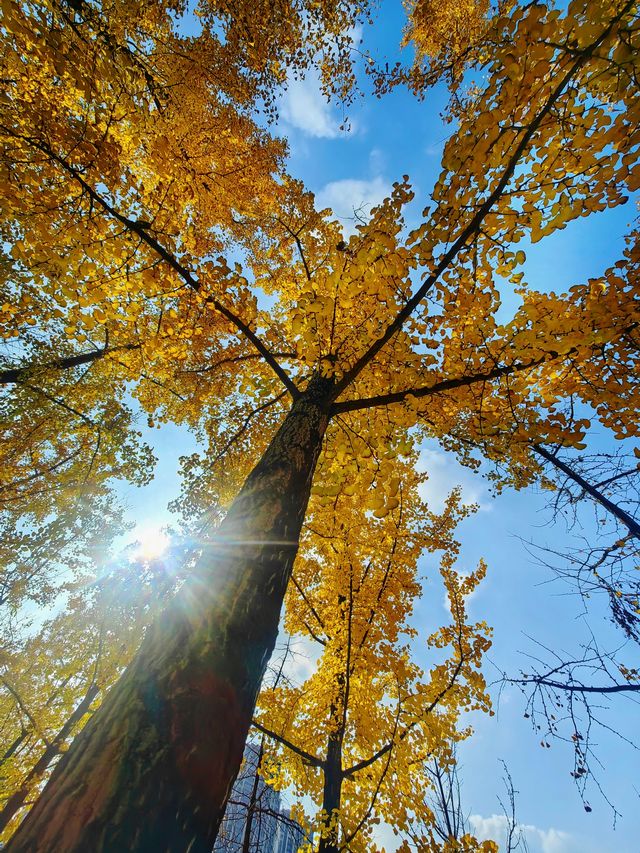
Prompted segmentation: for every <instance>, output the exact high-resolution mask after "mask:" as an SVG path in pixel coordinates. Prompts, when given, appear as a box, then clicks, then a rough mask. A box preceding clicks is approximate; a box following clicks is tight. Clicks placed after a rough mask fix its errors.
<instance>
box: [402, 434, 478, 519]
mask: <svg viewBox="0 0 640 853" xmlns="http://www.w3.org/2000/svg"><path fill="white" fill-rule="evenodd" d="M418 470H419V471H426V473H427V474H428V475H429V479H428V480H427V482H426V483H423V484H422V485H421V486H420V496H421V497H422V499H423V500H425V501H426V502H427V503H428V504H429V507H430V508H431V509H432V510H433V511H434V512H441V511H442V510H443V509H444V504H445V501H446V499H447V497H448V495H449V492H450V491H451V490H452V489H453V488H454V487H455V486H460V488H461V489H462V502H463V503H464V504H478V507H479V509H480V510H482V511H485V512H488V511H490V510H491V506H492V505H491V503H490V502H489V501H488V499H487V498H488V496H487V488H486V486H485V484H484V482H483V481H482V479H481V477H480V476H479V475H478V474H474V473H473V472H472V471H470V470H469V469H468V468H465V467H464V466H463V465H460V463H459V462H458V461H457V460H456V458H455V457H454V456H453V454H451V453H444V452H443V451H442V450H428V449H423V450H422V451H421V452H420V458H419V459H418Z"/></svg>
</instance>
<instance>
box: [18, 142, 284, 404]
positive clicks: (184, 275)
mask: <svg viewBox="0 0 640 853" xmlns="http://www.w3.org/2000/svg"><path fill="white" fill-rule="evenodd" d="M22 138H23V139H25V141H26V142H28V143H29V144H31V145H33V147H34V148H37V149H38V150H40V151H42V153H43V154H46V156H47V157H51V159H52V160H54V161H55V162H56V163H58V165H59V166H61V167H62V168H63V169H64V170H65V172H67V174H69V175H70V176H71V177H72V178H73V179H74V180H75V181H77V183H79V184H80V186H81V187H82V189H83V190H84V191H85V192H86V193H87V194H88V195H89V197H90V198H91V200H92V201H94V202H95V203H96V204H97V205H99V206H100V207H101V208H102V209H103V210H104V211H105V212H106V213H108V214H109V216H112V217H113V218H114V219H115V220H117V221H118V222H119V223H120V224H121V225H123V226H124V227H125V228H126V229H127V230H129V231H131V232H133V233H134V234H137V236H138V237H139V238H140V239H141V240H142V241H143V242H144V243H146V244H147V246H149V248H151V249H152V250H153V251H154V252H155V253H156V254H157V255H158V256H159V257H160V258H162V260H163V261H164V262H165V263H166V264H167V265H168V266H169V267H171V269H172V270H174V271H175V272H177V273H178V275H179V276H180V278H181V279H182V280H183V281H184V282H185V284H187V285H188V286H189V287H190V288H191V289H192V290H194V291H195V292H196V293H199V292H200V290H201V283H200V281H198V279H197V278H196V277H195V276H194V274H193V273H192V272H191V271H190V270H188V269H187V268H186V267H185V266H184V265H183V264H181V263H180V261H179V260H178V259H177V258H176V257H175V255H174V254H172V253H171V252H170V251H169V250H168V249H167V248H166V246H163V245H162V243H160V242H159V241H158V240H157V239H156V238H155V237H154V236H153V235H152V234H150V233H149V231H148V230H147V226H146V225H144V224H143V223H141V222H138V221H136V220H133V219H129V218H128V217H126V216H124V215H123V214H122V213H120V212H119V211H117V210H116V209H115V207H113V206H112V205H111V204H109V202H108V201H107V200H106V199H105V198H103V197H102V196H101V195H100V193H98V192H96V190H95V189H94V188H93V187H92V186H91V185H90V184H89V183H87V181H85V179H84V178H83V177H82V175H81V173H80V172H79V171H78V169H75V168H74V167H73V166H72V165H71V164H70V163H68V162H67V161H66V160H65V159H64V157H60V156H59V155H58V154H56V153H55V152H54V151H53V150H52V149H51V148H49V146H48V145H46V144H45V143H42V142H39V141H38V140H34V139H31V138H28V137H22ZM205 301H206V302H207V303H208V304H209V305H213V307H214V308H215V309H216V311H218V312H219V313H220V314H222V316H223V317H225V318H226V319H227V320H228V321H229V322H230V323H231V324H232V325H233V326H235V327H236V329H237V330H238V331H239V332H241V333H242V334H243V335H244V336H245V337H246V338H247V339H248V340H249V341H250V342H251V343H252V344H253V346H254V347H255V348H256V349H257V350H258V352H259V353H260V355H261V356H262V357H263V358H264V360H265V362H266V363H267V364H268V365H269V367H270V368H271V369H272V370H273V372H274V373H275V374H276V376H277V377H278V379H280V381H281V382H282V384H283V385H284V386H285V388H286V389H287V391H288V392H289V394H291V396H292V398H293V399H296V398H297V397H298V396H299V395H300V392H299V391H298V388H297V387H296V385H295V384H294V383H293V381H292V380H291V379H290V378H289V375H288V374H287V373H286V371H285V370H283V368H282V367H281V366H280V365H279V364H278V362H277V361H276V360H275V358H274V357H273V355H272V353H271V352H270V351H269V349H267V347H266V346H265V344H264V343H263V342H262V341H261V340H260V338H259V337H258V336H257V335H256V334H255V332H253V331H252V330H251V329H250V328H249V326H248V325H247V324H246V323H245V322H244V320H242V319H241V318H240V317H238V316H237V315H236V314H235V313H234V312H233V311H231V309H229V308H227V307H226V306H225V305H223V304H222V303H221V302H220V301H219V300H218V299H216V298H215V296H207V297H206V300H205Z"/></svg>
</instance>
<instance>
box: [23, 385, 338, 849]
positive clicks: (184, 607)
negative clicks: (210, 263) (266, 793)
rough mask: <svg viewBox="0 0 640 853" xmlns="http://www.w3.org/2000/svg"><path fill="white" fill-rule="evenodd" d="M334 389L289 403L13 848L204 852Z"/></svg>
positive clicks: (256, 683)
mask: <svg viewBox="0 0 640 853" xmlns="http://www.w3.org/2000/svg"><path fill="white" fill-rule="evenodd" d="M330 393H331V383H330V382H329V381H328V380H323V379H321V378H316V379H315V380H314V381H312V382H311V383H310V385H309V387H308V389H307V391H305V392H304V394H302V395H301V396H300V397H298V398H297V399H296V400H295V401H294V403H293V404H292V407H291V410H290V411H289V413H288V415H287V416H286V418H285V420H284V422H283V423H282V425H281V427H280V429H279V430H278V432H277V433H276V435H275V437H274V439H273V440H272V442H271V444H270V445H269V447H268V448H267V450H266V451H265V453H264V455H263V457H262V459H261V460H260V462H259V463H258V464H257V466H256V467H255V469H254V470H253V471H252V473H251V474H250V475H249V477H248V478H247V480H246V482H245V484H244V485H243V487H242V489H241V491H240V493H239V495H238V497H237V498H236V500H235V501H234V502H233V504H232V506H231V508H230V509H229V512H228V514H227V516H226V518H225V520H224V522H223V523H222V525H221V526H220V528H219V530H218V532H217V533H216V535H215V536H214V537H213V539H212V541H211V543H210V544H209V545H208V546H207V547H206V548H205V550H204V553H203V555H202V557H201V559H200V560H199V563H198V567H197V569H196V571H195V572H194V574H193V576H192V577H190V578H189V580H188V581H187V582H186V583H185V585H184V586H183V588H182V589H181V591H180V593H179V594H178V596H177V597H176V599H175V600H174V601H173V602H172V604H171V605H169V607H168V608H167V609H166V610H165V612H164V613H163V614H162V615H161V616H160V618H159V619H158V620H157V621H156V622H155V623H154V624H153V625H152V627H151V628H150V629H149V631H148V632H147V635H146V637H145V639H144V641H143V643H142V646H141V648H140V651H139V653H138V655H137V656H136V658H135V659H134V661H133V662H132V664H131V665H130V666H129V667H128V669H127V671H126V672H125V673H124V675H123V676H122V678H121V679H120V681H119V682H118V683H117V684H116V686H115V687H114V688H113V689H112V691H111V692H110V693H109V695H108V696H107V698H106V699H105V701H104V703H103V704H102V706H101V708H100V709H99V710H98V711H97V712H96V714H95V715H94V716H93V717H92V719H91V720H90V721H89V723H88V724H87V725H86V726H85V728H84V729H83V731H82V732H81V733H80V735H79V736H78V737H77V738H76V740H75V741H74V743H73V744H72V746H71V749H70V750H69V752H68V753H67V754H66V755H65V756H64V757H63V759H62V760H61V761H60V762H59V764H58V766H57V767H56V769H55V770H54V772H53V774H52V777H51V780H50V781H49V783H48V785H47V786H46V788H45V789H44V791H43V793H42V795H41V797H40V798H39V800H38V802H37V803H36V804H35V806H34V808H33V809H32V811H31V812H30V814H29V815H28V816H27V817H26V819H25V821H24V822H23V824H22V825H21V826H20V827H19V829H18V831H17V832H16V834H15V836H14V837H13V838H12V839H11V841H10V842H9V845H8V848H7V850H8V853H27V851H29V853H36V851H37V853H53V851H55V852H56V853H71V851H74V853H87V851H96V853H98V851H100V852H101V853H125V851H138V853H165V852H166V853H182V852H183V851H185V853H187V851H188V853H210V851H211V848H212V846H213V842H214V840H215V837H216V834H217V831H218V827H219V824H220V820H221V818H222V815H223V812H224V807H225V804H226V801H227V797H228V795H229V792H230V789H231V786H232V784H233V781H234V779H235V776H236V774H237V772H238V769H239V767H240V763H241V760H242V753H243V747H244V743H245V740H246V737H247V734H248V730H249V726H250V723H251V717H252V713H253V708H254V705H255V701H256V698H257V694H258V690H259V687H260V682H261V679H262V676H263V673H264V669H265V666H266V663H267V660H268V658H269V656H270V654H271V652H272V651H273V647H274V645H275V640H276V636H277V632H278V622H279V617H280V610H281V606H282V601H283V598H284V593H285V590H286V587H287V582H288V580H289V576H290V573H291V568H292V565H293V560H294V558H295V555H296V551H297V548H298V539H299V534H300V529H301V526H302V522H303V519H304V514H305V510H306V506H307V503H308V499H309V492H310V488H311V480H312V476H313V471H314V468H315V465H316V461H317V458H318V454H319V452H320V448H321V444H322V437H323V435H324V432H325V429H326V427H327V423H328V418H329V416H328V411H329V397H330Z"/></svg>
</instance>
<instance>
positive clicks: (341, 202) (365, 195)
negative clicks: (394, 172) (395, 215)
mask: <svg viewBox="0 0 640 853" xmlns="http://www.w3.org/2000/svg"><path fill="white" fill-rule="evenodd" d="M390 193H391V184H390V183H389V182H388V181H385V180H384V178H381V177H379V176H378V177H375V178H371V180H358V179H356V178H346V179H345V180H342V181H331V182H330V183H328V184H327V185H326V186H324V187H323V188H322V189H321V190H320V192H318V193H316V207H317V208H318V209H319V210H322V209H324V208H325V207H330V208H331V210H332V211H333V212H334V214H335V216H337V217H338V219H341V220H346V221H345V223H344V226H343V227H344V230H345V232H346V233H348V234H352V233H354V230H355V225H356V223H357V219H356V216H355V211H357V212H358V217H359V218H360V219H362V218H365V219H366V218H367V216H368V215H369V213H370V212H371V208H372V207H375V206H376V205H377V204H380V202H381V201H382V200H383V199H385V198H386V197H387V196H388V195H389V194H390Z"/></svg>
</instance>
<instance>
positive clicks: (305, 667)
mask: <svg viewBox="0 0 640 853" xmlns="http://www.w3.org/2000/svg"><path fill="white" fill-rule="evenodd" d="M282 641H283V642H282V645H284V637H282ZM276 654H277V653H276ZM319 656H320V654H319V651H318V644H317V643H314V642H313V641H312V640H311V639H308V638H306V637H296V639H295V640H294V641H293V642H292V643H291V645H290V647H289V655H288V657H287V659H286V661H285V664H284V667H283V675H284V676H285V677H286V678H288V679H290V681H292V682H293V684H296V685H300V684H303V683H304V682H305V681H306V680H307V678H310V677H311V676H312V675H313V673H314V672H315V671H316V669H317V666H318V658H319ZM274 657H275V656H274ZM276 666H279V661H278V663H277V664H276Z"/></svg>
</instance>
